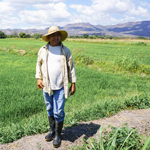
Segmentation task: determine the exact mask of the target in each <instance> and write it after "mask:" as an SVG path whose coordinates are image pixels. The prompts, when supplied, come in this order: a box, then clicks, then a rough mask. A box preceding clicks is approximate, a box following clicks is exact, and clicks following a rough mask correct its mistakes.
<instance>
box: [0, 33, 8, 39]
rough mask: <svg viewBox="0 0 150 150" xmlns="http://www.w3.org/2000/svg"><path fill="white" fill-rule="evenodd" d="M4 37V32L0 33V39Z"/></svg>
mask: <svg viewBox="0 0 150 150" xmlns="http://www.w3.org/2000/svg"><path fill="white" fill-rule="evenodd" d="M6 37H7V35H6V34H5V33H4V32H2V31H0V39H4V38H6Z"/></svg>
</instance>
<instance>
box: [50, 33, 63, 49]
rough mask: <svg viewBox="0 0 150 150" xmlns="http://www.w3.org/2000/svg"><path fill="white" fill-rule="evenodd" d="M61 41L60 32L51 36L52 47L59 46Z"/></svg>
mask: <svg viewBox="0 0 150 150" xmlns="http://www.w3.org/2000/svg"><path fill="white" fill-rule="evenodd" d="M60 40H61V34H60V32H55V33H53V34H51V35H50V36H49V41H50V45H51V46H59V45H60Z"/></svg>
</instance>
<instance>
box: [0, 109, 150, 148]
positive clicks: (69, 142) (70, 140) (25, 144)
mask: <svg viewBox="0 0 150 150" xmlns="http://www.w3.org/2000/svg"><path fill="white" fill-rule="evenodd" d="M125 123H128V125H127V126H128V127H130V128H131V127H133V128H136V129H137V130H138V133H139V134H141V135H143V136H148V135H150V109H141V110H125V111H121V112H119V113H118V114H116V115H114V116H111V117H107V118H103V119H99V120H93V121H89V122H81V123H80V124H78V125H77V126H75V127H72V128H67V129H64V130H62V144H61V146H60V147H59V148H57V149H58V150H68V149H69V148H70V147H71V146H76V145H82V141H83V140H82V139H83V138H86V139H88V140H89V139H90V138H91V137H93V138H96V139H99V128H100V126H101V125H102V124H103V127H104V128H107V126H108V125H111V126H114V127H121V126H124V124H125ZM47 134H48V133H44V134H37V135H32V136H26V137H23V138H21V139H20V140H18V141H14V142H13V143H7V144H3V145H0V150H55V149H56V148H53V146H52V143H53V141H50V142H46V141H45V139H44V137H45V135H47Z"/></svg>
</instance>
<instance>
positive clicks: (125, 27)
mask: <svg viewBox="0 0 150 150" xmlns="http://www.w3.org/2000/svg"><path fill="white" fill-rule="evenodd" d="M60 29H62V30H66V31H67V32H68V34H69V35H79V36H80V35H83V34H89V35H111V36H144V37H150V21H137V22H127V23H124V24H117V25H107V26H102V25H92V24H90V23H75V24H67V25H65V26H63V27H60ZM0 30H1V31H3V32H4V33H5V34H7V35H10V34H19V33H21V32H24V33H26V34H31V35H33V34H34V33H40V34H46V33H47V30H48V28H46V29H0Z"/></svg>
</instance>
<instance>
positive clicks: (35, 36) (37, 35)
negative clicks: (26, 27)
mask: <svg viewBox="0 0 150 150" xmlns="http://www.w3.org/2000/svg"><path fill="white" fill-rule="evenodd" d="M33 37H34V38H35V39H38V38H41V37H42V34H39V33H35V34H34V35H33Z"/></svg>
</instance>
